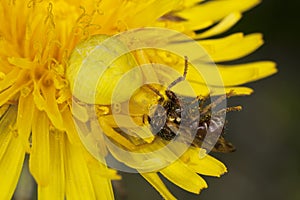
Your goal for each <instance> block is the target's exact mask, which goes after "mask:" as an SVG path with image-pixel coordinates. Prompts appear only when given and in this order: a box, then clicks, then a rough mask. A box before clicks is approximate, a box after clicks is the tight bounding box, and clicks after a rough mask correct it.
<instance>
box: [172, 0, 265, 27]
mask: <svg viewBox="0 0 300 200" xmlns="http://www.w3.org/2000/svg"><path fill="white" fill-rule="evenodd" d="M259 2H260V1H259V0H244V1H240V0H226V1H209V2H207V3H205V4H200V5H198V6H194V7H191V8H189V9H185V10H182V11H180V12H178V13H176V14H177V15H179V16H180V17H182V18H184V19H187V20H188V21H187V22H186V26H187V27H188V28H190V29H192V30H197V29H198V27H197V24H200V23H203V22H206V21H212V22H216V21H219V20H221V19H222V18H224V17H225V16H227V15H228V14H229V13H232V12H243V11H245V10H248V9H250V8H251V7H253V6H255V5H257V4H258V3H259Z"/></svg>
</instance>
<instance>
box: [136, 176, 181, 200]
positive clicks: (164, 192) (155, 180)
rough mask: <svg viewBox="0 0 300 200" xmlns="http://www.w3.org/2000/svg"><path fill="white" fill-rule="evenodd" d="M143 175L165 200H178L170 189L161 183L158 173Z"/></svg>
mask: <svg viewBox="0 0 300 200" xmlns="http://www.w3.org/2000/svg"><path fill="white" fill-rule="evenodd" d="M141 175H142V176H143V177H144V178H145V179H146V180H147V181H148V182H149V183H150V184H151V185H152V186H153V187H154V188H155V189H156V190H157V191H158V192H159V193H160V195H161V196H162V197H163V198H164V199H168V200H172V199H173V200H175V199H176V198H175V197H174V196H173V195H172V194H171V193H170V192H169V190H168V188H167V187H166V186H165V184H164V183H163V182H162V181H161V179H160V178H159V176H158V175H157V174H156V173H141Z"/></svg>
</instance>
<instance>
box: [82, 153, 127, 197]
mask: <svg viewBox="0 0 300 200" xmlns="http://www.w3.org/2000/svg"><path fill="white" fill-rule="evenodd" d="M86 157H88V158H87V159H88V169H89V173H90V175H91V180H92V183H93V186H94V191H95V195H96V199H114V192H113V188H112V185H111V179H120V178H121V177H120V176H118V175H117V174H116V171H115V170H112V169H108V168H107V166H105V165H104V164H103V163H101V162H99V161H97V160H96V159H94V158H92V157H91V155H90V154H88V153H87V154H86Z"/></svg>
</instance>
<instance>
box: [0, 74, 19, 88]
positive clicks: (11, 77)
mask: <svg viewBox="0 0 300 200" xmlns="http://www.w3.org/2000/svg"><path fill="white" fill-rule="evenodd" d="M19 73H20V69H18V68H15V69H13V70H11V71H10V72H9V73H8V74H6V75H5V76H4V78H3V80H1V81H0V91H2V90H5V89H7V88H8V87H10V86H11V85H12V84H14V83H15V82H16V80H17V79H18V75H19Z"/></svg>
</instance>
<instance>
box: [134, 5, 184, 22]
mask: <svg viewBox="0 0 300 200" xmlns="http://www.w3.org/2000/svg"><path fill="white" fill-rule="evenodd" d="M148 2H149V1H148ZM150 2H151V3H150V4H149V5H147V6H146V7H145V8H144V9H142V10H140V11H139V12H138V13H136V14H135V16H134V20H133V21H132V22H129V23H130V24H132V26H134V27H143V26H144V25H145V20H146V19H147V22H148V24H151V23H152V22H154V21H155V20H157V19H158V18H159V17H161V16H163V15H164V14H166V13H168V12H170V11H171V10H172V9H173V8H174V7H175V6H176V5H177V4H178V2H179V0H172V1H170V0H152V1H150ZM139 3H140V2H139ZM153 11H155V12H153ZM145 16H147V17H146V18H145Z"/></svg>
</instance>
